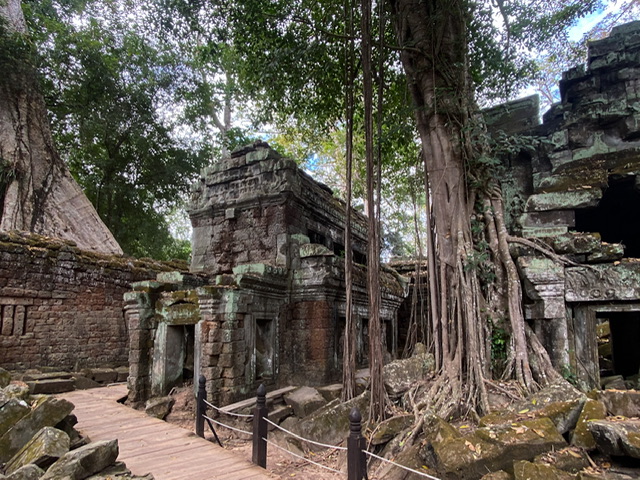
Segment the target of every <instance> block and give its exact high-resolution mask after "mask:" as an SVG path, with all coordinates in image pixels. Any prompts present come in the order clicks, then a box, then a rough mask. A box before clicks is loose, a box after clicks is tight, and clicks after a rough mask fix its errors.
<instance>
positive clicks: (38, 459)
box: [5, 427, 69, 473]
mask: <svg viewBox="0 0 640 480" xmlns="http://www.w3.org/2000/svg"><path fill="white" fill-rule="evenodd" d="M68 451H69V435H67V434H66V433H65V432H63V431H62V430H58V429H57V428H53V427H44V428H42V429H41V430H40V431H39V432H38V433H36V434H35V435H34V436H33V437H32V438H31V440H29V441H28V442H27V443H26V444H25V446H24V447H22V448H21V449H20V450H19V451H18V453H16V454H15V455H14V456H13V457H12V458H11V459H10V460H9V461H8V462H7V464H6V466H5V472H6V473H13V472H15V471H16V470H18V469H19V468H21V467H23V466H25V465H28V464H30V463H33V464H35V465H37V466H39V467H40V468H42V469H44V470H46V469H47V468H48V467H49V466H51V465H52V464H53V462H55V461H56V460H57V459H58V458H60V457H61V456H63V455H64V454H65V453H67V452H68Z"/></svg>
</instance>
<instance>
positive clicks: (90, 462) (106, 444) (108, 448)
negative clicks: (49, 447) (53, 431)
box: [42, 440, 118, 480]
mask: <svg viewBox="0 0 640 480" xmlns="http://www.w3.org/2000/svg"><path fill="white" fill-rule="evenodd" d="M116 458H118V441H117V440H103V441H100V442H94V443H90V444H88V445H85V446H84V447H80V448H78V449H76V450H72V451H70V452H68V453H67V454H65V455H64V456H63V457H62V458H60V459H59V460H58V461H57V462H56V463H54V464H53V465H51V467H49V470H47V472H46V473H45V474H44V476H43V477H42V480H59V479H62V478H65V479H66V478H69V479H70V480H84V479H85V478H87V477H89V476H91V475H93V474H95V473H98V472H100V471H102V470H104V469H105V468H107V467H108V466H109V465H111V464H112V463H114V462H115V461H116Z"/></svg>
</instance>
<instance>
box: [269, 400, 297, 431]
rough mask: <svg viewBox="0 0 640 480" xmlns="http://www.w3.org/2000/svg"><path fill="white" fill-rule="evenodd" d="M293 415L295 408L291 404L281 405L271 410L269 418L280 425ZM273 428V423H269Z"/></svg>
mask: <svg viewBox="0 0 640 480" xmlns="http://www.w3.org/2000/svg"><path fill="white" fill-rule="evenodd" d="M291 415H293V409H292V408H291V406H290V405H279V406H278V407H276V408H274V409H273V410H271V411H269V420H271V421H272V422H273V423H275V424H277V425H280V424H281V423H282V422H283V421H284V420H285V419H286V418H289V417H290V416H291ZM269 427H270V428H271V429H273V428H275V427H274V426H273V425H271V424H269Z"/></svg>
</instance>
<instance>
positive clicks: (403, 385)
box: [383, 353, 435, 397]
mask: <svg viewBox="0 0 640 480" xmlns="http://www.w3.org/2000/svg"><path fill="white" fill-rule="evenodd" d="M434 367H435V361H434V359H433V355H432V354H429V353H414V354H413V355H412V356H411V357H410V358H406V359H401V360H394V361H393V362H390V363H388V364H386V365H385V366H384V369H383V377H384V386H385V388H386V390H387V393H388V394H389V395H390V396H391V397H397V396H399V395H402V394H403V393H404V392H406V391H407V390H409V388H411V387H413V386H415V385H416V383H418V382H420V381H422V380H424V378H425V376H426V375H427V374H429V373H431V372H433V369H434Z"/></svg>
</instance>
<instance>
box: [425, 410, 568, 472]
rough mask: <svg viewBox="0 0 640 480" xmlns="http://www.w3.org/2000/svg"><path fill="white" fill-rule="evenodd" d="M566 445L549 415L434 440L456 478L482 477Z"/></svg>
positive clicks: (443, 462) (446, 468)
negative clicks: (458, 436)
mask: <svg viewBox="0 0 640 480" xmlns="http://www.w3.org/2000/svg"><path fill="white" fill-rule="evenodd" d="M566 445H567V444H566V442H565V440H564V439H563V438H562V436H561V435H560V434H559V433H558V430H557V429H556V426H555V425H554V424H553V422H551V420H550V419H548V418H539V419H535V420H528V421H524V422H521V423H515V424H511V425H501V426H495V427H484V428H479V429H477V430H476V431H475V432H473V433H471V434H469V435H467V436H464V437H461V438H454V439H450V440H446V441H443V442H434V443H433V447H434V451H435V454H436V457H437V458H438V461H439V463H440V464H441V466H442V469H443V470H444V471H445V472H446V473H447V474H449V475H452V476H454V478H455V476H457V477H459V478H479V477H481V476H482V475H483V474H485V473H486V472H487V471H496V470H506V471H512V470H513V462H514V461H517V460H532V459H533V458H534V457H535V456H536V455H539V454H541V453H543V452H547V451H549V450H552V449H558V448H564V447H565V446H566Z"/></svg>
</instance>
